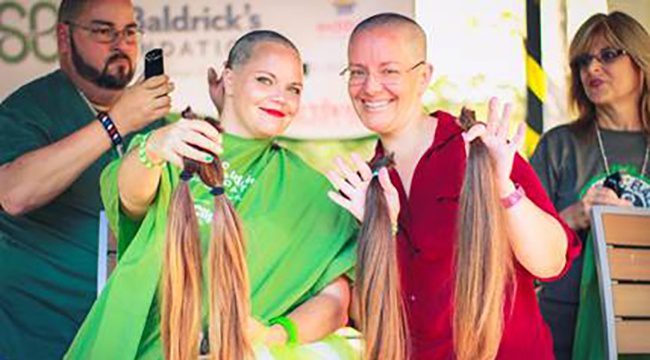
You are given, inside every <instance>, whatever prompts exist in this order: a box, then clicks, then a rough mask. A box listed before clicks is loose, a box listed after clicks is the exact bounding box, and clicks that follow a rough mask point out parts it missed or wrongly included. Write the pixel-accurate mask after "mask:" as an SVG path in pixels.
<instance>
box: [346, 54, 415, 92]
mask: <svg viewBox="0 0 650 360" xmlns="http://www.w3.org/2000/svg"><path fill="white" fill-rule="evenodd" d="M424 64H426V61H424V60H422V61H420V62H418V63H417V64H415V65H413V66H411V67H410V68H408V69H406V70H400V69H399V68H397V67H396V66H395V65H389V66H385V67H383V68H381V69H379V73H378V74H375V79H377V81H379V82H380V83H381V84H384V85H395V84H399V83H400V82H401V81H402V78H403V77H404V75H405V74H406V73H408V72H411V71H413V70H415V69H416V68H417V67H419V66H421V65H424ZM339 75H340V76H344V77H345V78H346V80H347V82H348V84H349V85H351V86H358V85H361V84H364V83H365V82H366V81H368V78H369V77H370V71H368V69H367V68H365V67H363V66H355V65H353V66H348V67H346V68H345V69H343V70H341V72H340V73H339Z"/></svg>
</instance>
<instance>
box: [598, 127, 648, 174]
mask: <svg viewBox="0 0 650 360" xmlns="http://www.w3.org/2000/svg"><path fill="white" fill-rule="evenodd" d="M595 127H596V136H597V137H598V148H599V149H600V156H601V157H602V158H603V164H604V165H605V172H606V173H607V175H611V173H610V172H609V161H607V155H605V146H604V145H603V136H602V135H601V134H600V129H599V128H598V125H597V124H596V125H595ZM648 153H650V143H648V144H647V145H646V147H645V155H644V156H643V164H642V165H641V174H640V175H641V176H644V175H645V170H646V167H647V166H648Z"/></svg>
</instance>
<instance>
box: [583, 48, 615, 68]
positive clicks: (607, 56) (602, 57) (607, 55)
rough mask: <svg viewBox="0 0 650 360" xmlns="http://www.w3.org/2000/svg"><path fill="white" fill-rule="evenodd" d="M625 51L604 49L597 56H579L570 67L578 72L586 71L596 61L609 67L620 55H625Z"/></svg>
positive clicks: (586, 54)
mask: <svg viewBox="0 0 650 360" xmlns="http://www.w3.org/2000/svg"><path fill="white" fill-rule="evenodd" d="M626 54H627V51H625V50H623V49H613V48H604V49H601V50H600V51H599V52H598V54H589V53H585V54H581V55H578V56H576V57H575V59H573V61H571V66H572V67H575V68H577V69H579V70H582V69H586V68H588V67H589V65H591V62H592V61H593V60H594V59H596V60H598V62H599V63H601V64H602V65H609V64H611V63H613V62H614V61H616V60H617V59H618V58H619V57H621V55H626Z"/></svg>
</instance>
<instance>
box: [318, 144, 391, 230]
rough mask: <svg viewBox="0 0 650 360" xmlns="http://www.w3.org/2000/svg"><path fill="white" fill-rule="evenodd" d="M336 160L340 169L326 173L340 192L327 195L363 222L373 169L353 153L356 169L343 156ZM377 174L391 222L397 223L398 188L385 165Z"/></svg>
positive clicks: (331, 192)
mask: <svg viewBox="0 0 650 360" xmlns="http://www.w3.org/2000/svg"><path fill="white" fill-rule="evenodd" d="M335 162H336V166H337V168H338V171H334V170H331V171H329V172H328V173H327V174H326V175H327V178H328V179H329V180H330V182H331V183H332V186H334V189H336V190H338V192H337V191H330V192H328V193H327V195H328V196H329V197H330V199H332V201H334V202H335V203H337V204H339V205H340V206H342V207H343V208H345V209H347V210H348V211H349V212H350V213H351V214H352V215H353V216H354V217H355V218H357V220H359V221H361V222H362V221H363V216H364V213H365V204H366V192H367V190H368V185H370V180H372V177H373V174H372V170H371V169H370V166H368V164H366V163H365V162H364V161H363V160H362V159H361V157H360V156H359V155H357V154H352V162H353V164H354V167H355V168H356V169H355V170H356V171H354V170H352V169H350V168H349V167H348V166H347V165H346V164H345V162H343V159H341V158H336V160H335ZM377 176H378V177H379V183H380V184H381V187H382V188H383V189H384V196H386V201H387V203H388V208H389V213H390V219H391V224H397V216H398V215H399V210H400V204H399V194H398V192H397V189H395V187H394V186H393V184H392V183H391V181H390V176H389V175H388V170H387V169H386V168H385V167H383V168H381V169H380V170H379V173H378V174H377Z"/></svg>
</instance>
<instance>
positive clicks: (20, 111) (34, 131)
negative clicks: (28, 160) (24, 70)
mask: <svg viewBox="0 0 650 360" xmlns="http://www.w3.org/2000/svg"><path fill="white" fill-rule="evenodd" d="M17 102H18V101H14V102H13V103H14V104H12V106H8V105H7V104H6V103H4V102H3V103H2V104H0V129H2V131H0V164H4V163H8V162H11V161H13V160H15V159H16V158H17V157H19V156H20V155H22V154H24V153H26V152H29V151H33V150H36V149H38V148H41V147H43V146H46V145H48V144H49V143H50V142H51V140H50V137H49V134H48V132H47V130H46V128H45V127H44V126H43V125H41V124H39V123H38V122H37V121H35V119H44V118H46V117H47V116H46V115H45V114H43V113H42V112H41V110H40V108H38V107H36V106H29V105H28V104H25V105H24V106H19V104H16V103H17Z"/></svg>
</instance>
